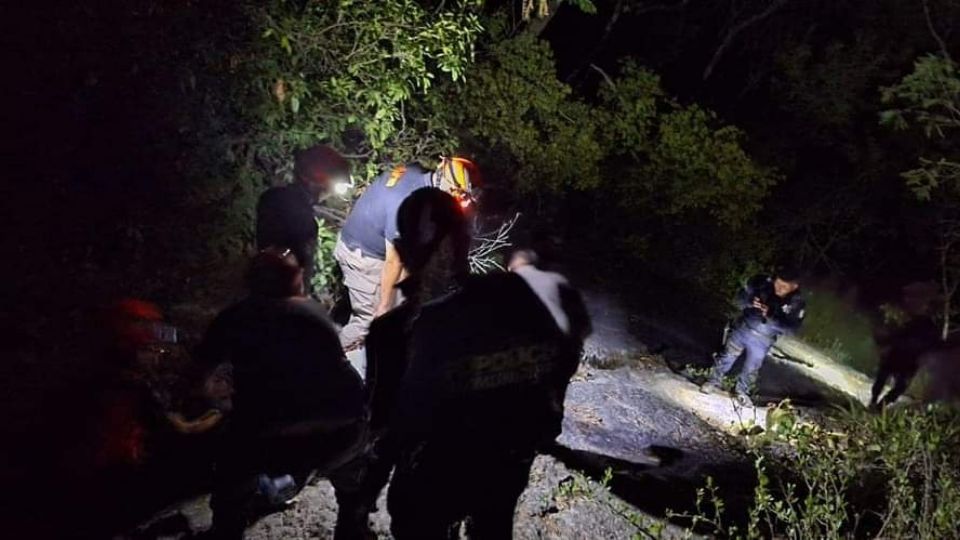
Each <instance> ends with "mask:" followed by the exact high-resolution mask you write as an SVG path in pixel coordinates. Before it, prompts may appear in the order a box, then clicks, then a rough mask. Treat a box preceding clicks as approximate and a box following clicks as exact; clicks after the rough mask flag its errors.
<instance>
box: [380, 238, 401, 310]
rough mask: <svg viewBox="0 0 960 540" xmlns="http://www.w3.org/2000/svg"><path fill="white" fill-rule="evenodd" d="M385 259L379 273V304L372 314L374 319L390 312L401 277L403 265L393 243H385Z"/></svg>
mask: <svg viewBox="0 0 960 540" xmlns="http://www.w3.org/2000/svg"><path fill="white" fill-rule="evenodd" d="M385 244H386V257H385V258H384V261H383V270H382V271H381V272H380V304H379V305H378V306H377V309H376V310H375V311H374V312H373V316H374V318H376V317H379V316H381V315H383V314H384V313H386V312H388V311H390V309H391V308H392V307H393V303H394V301H395V300H396V297H397V283H399V282H400V277H401V276H402V275H403V263H402V262H400V255H399V254H398V253H397V248H395V247H393V243H391V242H388V241H387V242H385Z"/></svg>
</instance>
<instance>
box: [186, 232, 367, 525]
mask: <svg viewBox="0 0 960 540" xmlns="http://www.w3.org/2000/svg"><path fill="white" fill-rule="evenodd" d="M302 274H303V270H302V269H301V268H300V266H299V262H298V261H297V260H296V259H295V257H294V256H293V255H292V254H291V253H290V250H280V249H276V248H268V249H267V250H264V251H262V252H261V253H260V254H259V255H257V256H256V258H254V260H253V262H252V264H251V268H250V271H249V274H248V279H249V288H250V294H249V296H248V297H247V298H245V299H244V300H242V301H240V302H238V303H237V304H234V305H233V306H231V307H229V308H227V309H226V310H225V311H223V312H222V313H220V314H219V315H218V316H217V318H216V319H215V320H214V322H213V323H212V325H211V326H210V329H209V330H208V331H207V333H206V335H205V336H204V339H203V342H202V343H201V345H200V348H199V349H198V356H199V358H200V360H201V362H203V363H204V365H206V366H207V368H208V369H209V370H210V371H211V372H213V371H220V370H222V367H223V365H224V364H227V365H229V368H230V369H229V371H230V372H231V373H232V380H233V391H234V393H233V396H232V405H233V406H232V411H231V413H230V415H229V417H228V425H227V432H226V433H225V437H224V441H223V445H222V448H221V450H220V451H219V452H218V453H217V456H216V457H215V462H216V475H215V479H214V489H213V495H212V497H211V501H210V506H211V509H212V510H213V529H212V532H211V534H210V536H212V537H213V538H242V537H243V531H244V529H245V528H246V526H247V524H248V521H249V519H250V518H251V517H255V516H252V515H251V514H252V513H254V511H253V509H255V508H257V505H258V504H261V505H262V504H264V503H267V506H268V507H269V505H272V504H278V503H282V502H283V501H282V499H280V500H278V498H277V496H278V494H277V493H275V492H276V491H283V490H281V489H280V486H278V485H277V482H276V481H275V479H281V480H283V482H280V483H281V484H282V483H286V484H287V486H288V487H289V486H290V484H295V486H296V487H297V488H300V487H302V485H303V482H304V481H305V479H306V477H307V475H308V474H309V473H310V471H311V470H313V469H318V468H319V469H322V470H323V472H326V473H333V474H329V476H330V479H331V481H332V482H333V484H334V488H335V489H336V492H337V498H338V499H341V498H343V497H349V496H350V494H351V493H352V490H353V484H352V482H353V480H352V479H351V478H350V475H349V474H344V475H338V474H336V471H337V470H339V469H341V466H342V465H343V464H345V463H348V462H349V461H350V460H352V459H354V458H355V457H356V456H357V455H359V454H361V453H362V449H363V445H364V444H365V434H366V406H365V402H364V394H363V386H362V383H361V381H360V377H359V376H358V375H357V374H356V373H355V372H354V371H353V369H352V368H351V367H350V366H349V364H347V362H346V359H345V358H344V355H343V351H342V349H341V348H340V342H339V341H338V339H337V334H336V330H335V328H334V326H333V324H332V323H331V322H330V321H329V320H328V319H327V316H326V313H325V312H324V310H323V309H322V308H321V306H320V304H319V303H317V302H316V301H314V300H312V299H311V298H308V297H304V296H303V285H302V284H303V275H302ZM353 524H354V522H353V521H352V520H350V519H348V518H346V517H343V516H340V515H338V519H337V530H336V531H335V536H336V537H337V538H354V537H356V535H355V534H353V533H352V531H350V530H349V528H350V527H351V526H352V525H353Z"/></svg>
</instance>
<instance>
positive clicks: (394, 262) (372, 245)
mask: <svg viewBox="0 0 960 540" xmlns="http://www.w3.org/2000/svg"><path fill="white" fill-rule="evenodd" d="M476 175H477V169H476V167H475V166H474V164H473V163H472V162H470V161H469V160H466V159H463V158H442V159H441V161H440V165H439V166H438V167H437V169H436V170H435V171H428V170H425V169H423V168H421V167H420V166H418V165H399V166H396V167H394V168H393V169H391V170H389V171H387V172H386V173H384V174H383V175H381V176H380V177H378V178H377V179H376V180H374V181H373V183H372V184H370V186H368V187H367V188H366V191H364V192H363V194H362V195H361V196H360V198H359V199H358V200H357V202H356V203H355V204H354V206H353V209H352V211H351V212H350V215H349V216H348V217H347V221H346V223H345V224H344V226H343V230H342V231H341V232H340V237H339V239H338V240H337V246H336V249H335V251H334V256H335V257H336V259H337V262H338V263H339V264H340V268H341V270H342V271H343V278H344V285H345V286H346V287H347V289H348V291H349V295H350V305H351V308H352V313H351V315H350V320H349V321H348V322H347V324H346V325H345V326H344V327H343V330H342V331H341V333H340V342H341V343H342V344H343V347H344V349H345V350H346V351H348V352H350V351H352V350H354V349H356V348H358V347H359V346H361V345H362V343H363V340H364V338H365V337H366V335H367V330H368V328H369V326H370V321H371V320H373V319H374V318H375V317H378V316H380V315H383V314H384V313H386V312H387V311H388V310H390V308H392V307H393V305H394V303H395V302H396V298H397V283H399V281H400V279H401V276H402V274H403V271H404V268H403V263H402V262H401V261H400V257H399V256H398V255H397V251H396V248H395V246H394V244H393V243H394V241H395V240H396V239H397V237H398V235H399V233H398V231H397V212H398V210H399V208H400V205H401V203H403V201H404V200H405V199H406V198H407V197H408V196H409V195H410V194H411V193H413V192H414V191H416V190H418V189H422V188H425V187H434V188H439V189H441V190H443V191H445V192H447V193H450V194H452V195H454V197H455V198H456V199H457V200H458V201H459V203H460V204H461V205H463V206H468V205H470V204H471V202H472V180H475V177H476ZM471 177H474V178H471Z"/></svg>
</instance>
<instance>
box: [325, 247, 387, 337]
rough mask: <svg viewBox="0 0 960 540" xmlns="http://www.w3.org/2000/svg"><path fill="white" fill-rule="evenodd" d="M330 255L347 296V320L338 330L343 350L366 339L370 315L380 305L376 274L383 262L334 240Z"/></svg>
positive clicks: (379, 272)
mask: <svg viewBox="0 0 960 540" xmlns="http://www.w3.org/2000/svg"><path fill="white" fill-rule="evenodd" d="M333 256H334V257H335V258H336V259H337V263H339V264H340V270H341V271H343V284H344V285H345V286H346V287H347V291H349V294H350V309H351V310H352V312H351V313H350V320H349V321H347V324H346V325H344V327H343V329H342V330H341V331H340V344H341V345H342V346H343V347H344V348H348V347H352V346H355V345H357V344H358V343H362V342H363V339H364V338H365V337H367V330H368V329H369V328H370V321H372V320H373V312H374V311H375V310H376V309H377V305H378V304H379V303H380V274H381V273H382V272H383V261H381V260H380V259H376V258H374V257H368V256H366V255H364V254H363V253H362V252H361V251H360V250H359V249H350V248H348V247H347V245H346V244H344V243H343V240H341V239H339V238H337V246H336V248H334V251H333Z"/></svg>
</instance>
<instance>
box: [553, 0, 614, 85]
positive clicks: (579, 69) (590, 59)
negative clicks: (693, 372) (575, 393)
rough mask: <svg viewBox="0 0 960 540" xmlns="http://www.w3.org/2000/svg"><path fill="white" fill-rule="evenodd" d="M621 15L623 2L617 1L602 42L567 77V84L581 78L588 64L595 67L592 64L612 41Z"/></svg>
mask: <svg viewBox="0 0 960 540" xmlns="http://www.w3.org/2000/svg"><path fill="white" fill-rule="evenodd" d="M621 13H623V0H617V3H616V4H614V6H613V13H611V14H610V18H609V19H607V24H606V25H604V27H603V34H601V36H600V41H598V42H597V44H596V45H594V46H593V49H591V50H590V52H589V53H588V54H587V57H586V58H585V59H584V61H583V62H582V63H581V64H580V65H579V66H578V67H577V69H575V70H573V71H571V72H570V74H569V75H567V77H566V80H567V82H570V81H572V80H574V79H576V78H577V77H579V76H580V73H582V72H583V68H584V66H586V65H587V64H590V65H591V66H592V65H593V64H592V63H591V62H593V59H594V57H596V56H597V54H599V53H600V51H602V50H603V48H604V47H605V46H606V45H607V41H609V40H610V36H611V35H612V34H613V27H614V26H616V25H617V20H618V19H620V14H621Z"/></svg>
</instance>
